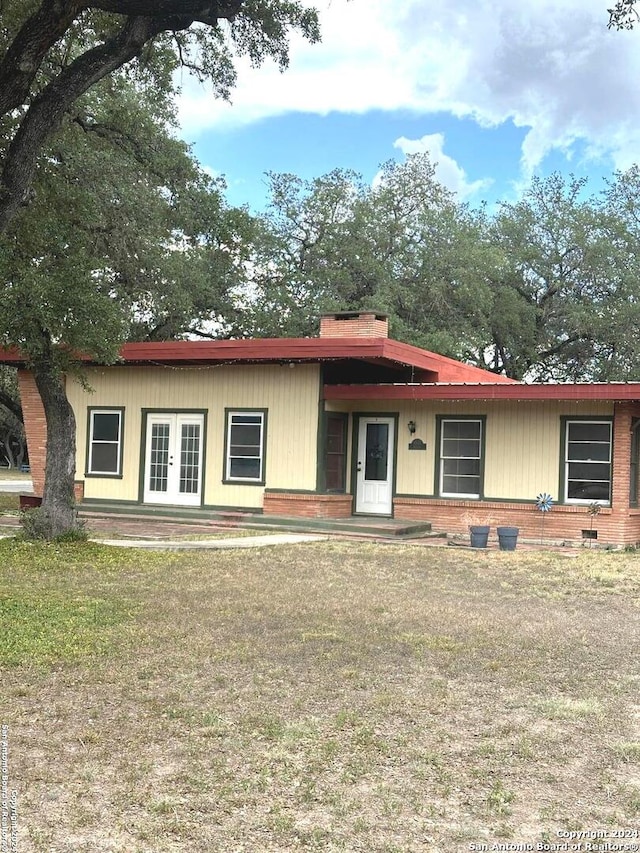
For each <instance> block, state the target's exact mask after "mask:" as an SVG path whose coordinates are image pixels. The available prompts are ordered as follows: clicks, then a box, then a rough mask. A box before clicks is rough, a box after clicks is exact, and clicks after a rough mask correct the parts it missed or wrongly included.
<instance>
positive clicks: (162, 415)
mask: <svg viewBox="0 0 640 853" xmlns="http://www.w3.org/2000/svg"><path fill="white" fill-rule="evenodd" d="M0 361H4V362H5V363H15V364H19V362H20V359H19V358H18V357H17V356H15V355H13V356H10V355H8V354H7V353H5V355H4V357H2V358H0ZM86 373H87V380H88V386H89V389H90V390H88V388H87V387H84V386H83V385H81V384H80V383H79V382H77V381H75V380H73V379H69V380H68V383H67V393H68V396H69V400H70V402H71V404H72V406H73V409H74V412H75V415H76V420H77V490H76V491H77V497H78V499H79V500H82V499H83V498H84V499H85V500H91V502H92V504H97V503H101V504H103V505H104V506H105V507H108V506H109V505H110V504H112V505H115V504H118V505H119V506H122V505H130V506H131V507H132V508H133V507H136V506H138V505H141V504H144V505H148V506H149V507H158V508H166V507H173V508H177V507H191V508H198V507H199V508H202V509H205V510H215V509H242V510H245V511H255V512H256V513H265V514H270V515H278V516H288V517H295V516H298V517H322V518H336V519H338V518H344V517H348V516H352V515H365V516H380V517H395V518H399V519H408V520H423V521H429V522H431V523H432V525H433V527H434V528H435V529H439V530H443V531H447V532H449V533H466V532H467V527H468V525H469V524H470V523H482V522H483V521H484V520H485V519H486V521H487V522H488V523H490V524H492V526H496V525H497V524H505V525H514V526H517V527H519V528H520V531H521V536H522V537H529V538H539V536H540V531H541V517H540V513H539V512H538V511H537V510H536V505H535V504H536V496H537V495H538V494H540V493H543V492H546V493H549V494H550V495H552V496H553V498H554V501H555V503H554V507H553V509H552V511H551V512H549V513H548V514H547V516H546V517H545V526H544V531H545V537H546V538H547V539H555V540H557V539H563V540H571V541H576V540H581V539H589V538H597V540H598V544H602V543H604V544H612V545H635V544H636V543H638V542H640V508H639V506H638V455H639V447H640V445H639V432H640V383H635V382H633V383H602V384H591V383H584V384H526V383H521V382H514V381H512V380H509V379H507V378H505V377H501V376H497V375H495V374H493V373H490V372H488V371H485V370H482V369H479V368H476V367H471V366H469V365H465V364H462V363H460V362H457V361H455V360H453V359H450V358H445V357H444V356H440V355H437V354H435V353H432V352H427V351H425V350H422V349H419V348H417V347H414V346H410V345H408V344H404V343H400V342H398V341H394V340H392V339H390V338H389V337H388V321H387V317H386V316H385V315H384V314H380V313H375V312H359V313H358V312H342V313H335V314H331V315H327V316H324V317H322V318H321V321H320V336H319V337H318V338H304V339H294V338H289V339H288V338H283V339H267V340H220V341H207V342H201V341H174V342H163V343H130V344H126V345H124V346H123V348H122V351H121V360H120V362H119V363H117V364H116V365H114V366H111V367H103V366H98V365H93V364H90V363H88V364H87V368H86ZM19 382H20V391H21V397H22V407H23V412H24V417H25V427H26V433H27V441H28V446H29V458H30V462H31V469H32V474H33V479H34V489H35V491H36V494H37V493H38V492H40V493H41V490H42V487H43V478H44V461H45V447H46V426H45V422H44V413H43V410H42V404H41V401H40V398H39V395H38V392H37V390H36V387H35V383H34V381H33V377H32V376H31V374H30V373H29V372H28V370H27V369H26V368H25V366H24V365H22V366H21V368H20V370H19ZM596 501H597V502H598V503H599V505H600V512H599V514H598V515H597V516H596V517H595V518H594V517H591V516H590V515H589V513H588V508H589V506H590V505H592V504H593V503H594V502H596Z"/></svg>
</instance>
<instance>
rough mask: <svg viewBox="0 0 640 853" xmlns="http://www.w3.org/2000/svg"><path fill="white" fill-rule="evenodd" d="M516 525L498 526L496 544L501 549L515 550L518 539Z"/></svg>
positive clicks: (518, 530)
mask: <svg viewBox="0 0 640 853" xmlns="http://www.w3.org/2000/svg"><path fill="white" fill-rule="evenodd" d="M519 532H520V529H519V528H518V527H499V528H498V544H499V545H500V550H501V551H515V550H516V543H517V541H518V533H519Z"/></svg>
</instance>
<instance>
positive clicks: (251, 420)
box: [231, 415, 262, 425]
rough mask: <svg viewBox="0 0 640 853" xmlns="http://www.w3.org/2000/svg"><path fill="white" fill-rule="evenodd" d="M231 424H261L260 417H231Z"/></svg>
mask: <svg viewBox="0 0 640 853" xmlns="http://www.w3.org/2000/svg"><path fill="white" fill-rule="evenodd" d="M231 423H232V424H234V425H235V424H258V425H260V424H261V423H262V415H231Z"/></svg>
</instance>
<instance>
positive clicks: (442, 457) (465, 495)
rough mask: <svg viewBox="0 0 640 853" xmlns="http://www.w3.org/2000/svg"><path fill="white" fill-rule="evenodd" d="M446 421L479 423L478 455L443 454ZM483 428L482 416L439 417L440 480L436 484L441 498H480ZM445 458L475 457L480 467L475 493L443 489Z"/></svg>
mask: <svg viewBox="0 0 640 853" xmlns="http://www.w3.org/2000/svg"><path fill="white" fill-rule="evenodd" d="M448 423H449V424H450V423H467V424H468V423H476V424H479V426H480V433H479V436H478V444H479V455H478V456H445V455H444V441H445V434H444V433H445V424H448ZM483 430H484V420H483V418H474V417H470V418H456V417H441V418H440V447H439V448H438V453H439V456H440V461H439V465H440V477H439V480H440V482H439V484H438V490H439V494H440V497H443V498H460V499H461V500H467V499H471V500H478V499H479V498H480V494H481V492H482V451H483ZM475 440H476V439H473V441H475ZM446 459H474V460H475V459H477V460H478V463H479V469H480V470H479V473H478V474H477V477H478V486H479V491H478V492H476V493H471V492H445V491H444V478H445V472H444V467H445V466H444V462H445V460H446ZM473 476H476V475H473Z"/></svg>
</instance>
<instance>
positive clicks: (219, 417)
mask: <svg viewBox="0 0 640 853" xmlns="http://www.w3.org/2000/svg"><path fill="white" fill-rule="evenodd" d="M88 381H89V385H90V386H91V388H92V389H93V393H88V392H86V391H85V390H84V389H83V388H82V387H81V386H80V385H79V384H77V383H75V382H74V383H69V397H70V400H71V403H72V405H73V408H74V411H75V413H76V418H77V421H78V457H77V472H78V476H79V478H81V477H82V475H83V474H84V471H85V460H86V443H87V435H86V429H87V408H88V407H100V406H124V409H125V430H124V462H123V473H124V476H123V478H122V479H120V480H113V479H107V478H105V479H103V478H96V477H88V478H86V481H85V496H86V497H87V498H108V499H113V500H129V501H132V500H138V498H139V470H140V458H141V455H140V451H141V440H142V410H143V409H147V410H156V411H162V410H164V411H178V410H184V409H197V410H204V411H205V412H206V413H207V440H206V447H205V451H206V467H205V484H204V502H205V504H208V505H214V506H246V507H260V506H262V493H263V487H262V486H244V485H225V484H223V483H222V477H223V457H224V427H225V408H238V409H247V408H256V409H268V420H267V447H266V469H265V473H266V485H267V487H269V488H283V489H315V487H316V452H317V451H316V448H317V422H318V393H319V371H318V368H317V366H315V365H296V366H295V367H293V368H290V367H289V366H288V365H287V366H283V367H280V366H272V365H265V366H245V365H238V366H221V367H199V368H162V367H158V368H135V367H113V368H101V369H92V370H90V371H89V376H88Z"/></svg>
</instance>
